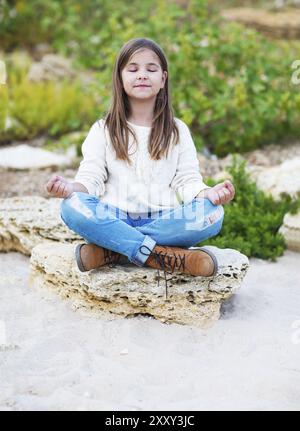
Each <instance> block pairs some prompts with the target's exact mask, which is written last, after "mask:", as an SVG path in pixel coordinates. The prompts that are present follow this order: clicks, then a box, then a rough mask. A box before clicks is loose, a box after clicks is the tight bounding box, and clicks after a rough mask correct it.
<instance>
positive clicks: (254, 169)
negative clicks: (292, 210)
mask: <svg viewBox="0 0 300 431" xmlns="http://www.w3.org/2000/svg"><path fill="white" fill-rule="evenodd" d="M247 171H248V172H249V174H250V175H251V177H252V179H253V180H254V181H255V182H256V184H257V187H258V188H259V189H261V190H263V191H264V192H266V193H270V194H271V195H272V196H273V197H274V199H275V200H279V199H280V194H281V193H284V194H288V195H290V196H291V197H293V198H295V197H297V196H298V195H300V158H298V157H297V158H294V159H289V160H286V161H285V162H283V163H281V164H280V165H276V166H272V167H269V168H266V167H262V166H249V167H248V168H247Z"/></svg>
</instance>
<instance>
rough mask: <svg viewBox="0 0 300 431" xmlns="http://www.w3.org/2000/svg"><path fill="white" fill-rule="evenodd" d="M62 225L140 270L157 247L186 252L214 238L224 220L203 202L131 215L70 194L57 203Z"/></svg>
mask: <svg viewBox="0 0 300 431" xmlns="http://www.w3.org/2000/svg"><path fill="white" fill-rule="evenodd" d="M61 218H62V220H63V221H64V223H65V224H66V225H67V226H68V227H69V228H70V229H71V230H73V231H74V232H76V233H77V234H78V235H80V236H81V237H83V238H84V239H85V240H86V241H87V242H88V243H92V244H97V245H99V246H102V247H104V248H107V249H110V250H113V251H115V252H118V253H121V254H123V255H125V256H127V258H128V259H129V261H130V262H133V263H134V264H136V265H138V266H143V265H144V264H145V262H146V260H147V259H148V255H147V254H144V253H143V252H141V247H142V246H146V247H143V250H145V249H146V250H147V249H148V250H153V248H154V246H155V245H156V244H157V245H168V246H178V247H183V248H188V247H191V246H193V245H196V244H197V243H199V242H201V241H205V240H206V239H208V238H211V237H213V236H215V235H217V234H218V233H219V232H220V230H221V228H222V223H223V218H224V209H223V206H222V205H214V204H213V203H212V202H211V201H210V200H209V199H207V198H196V199H193V200H192V202H191V203H189V204H186V205H184V204H182V205H181V206H178V207H176V208H171V209H165V210H162V209H161V210H159V211H157V212H154V213H153V212H148V213H147V214H142V213H139V214H137V213H136V214H132V213H131V215H130V214H129V213H128V212H125V211H123V210H121V209H119V208H117V207H114V206H111V205H108V204H106V203H102V202H101V198H100V199H99V198H97V197H96V196H94V195H90V194H87V193H83V192H73V193H72V194H71V195H70V196H68V197H67V198H65V199H63V200H62V202H61Z"/></svg>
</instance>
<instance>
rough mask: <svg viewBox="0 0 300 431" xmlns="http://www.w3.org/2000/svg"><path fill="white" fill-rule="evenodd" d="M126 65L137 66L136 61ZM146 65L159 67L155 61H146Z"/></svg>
mask: <svg viewBox="0 0 300 431" xmlns="http://www.w3.org/2000/svg"><path fill="white" fill-rule="evenodd" d="M128 66H138V63H129V64H128ZM147 66H157V67H159V65H158V64H156V63H147Z"/></svg>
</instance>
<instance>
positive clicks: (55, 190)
mask: <svg viewBox="0 0 300 431" xmlns="http://www.w3.org/2000/svg"><path fill="white" fill-rule="evenodd" d="M60 185H61V181H60V180H58V181H56V182H55V184H54V185H53V188H52V193H54V194H57V191H58V189H59V187H60Z"/></svg>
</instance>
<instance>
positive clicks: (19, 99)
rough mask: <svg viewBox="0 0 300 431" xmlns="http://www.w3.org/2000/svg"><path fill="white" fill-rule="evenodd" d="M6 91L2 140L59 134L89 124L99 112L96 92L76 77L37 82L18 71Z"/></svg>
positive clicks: (0, 116) (0, 104)
mask: <svg viewBox="0 0 300 431" xmlns="http://www.w3.org/2000/svg"><path fill="white" fill-rule="evenodd" d="M2 91H3V95H4V96H5V97H1V98H0V142H7V141H11V140H14V139H16V140H18V139H31V138H34V137H36V136H38V135H40V134H47V135H48V136H52V137H55V136H59V135H62V134H64V133H67V132H71V131H74V130H78V129H81V128H82V127H84V126H87V125H89V124H90V123H91V122H92V121H94V119H95V118H96V117H97V115H98V107H97V103H98V102H97V100H98V97H96V93H95V92H92V91H91V89H89V88H82V86H81V84H80V83H79V82H76V81H75V82H67V81H61V82H53V81H48V82H39V83H33V82H30V81H28V79H27V78H26V74H25V73H23V74H21V73H20V71H18V73H17V74H15V73H11V74H10V75H9V77H8V82H7V85H6V86H2ZM7 118H11V120H12V123H11V125H7V121H6V119H7Z"/></svg>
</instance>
